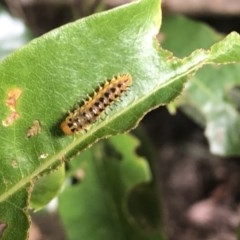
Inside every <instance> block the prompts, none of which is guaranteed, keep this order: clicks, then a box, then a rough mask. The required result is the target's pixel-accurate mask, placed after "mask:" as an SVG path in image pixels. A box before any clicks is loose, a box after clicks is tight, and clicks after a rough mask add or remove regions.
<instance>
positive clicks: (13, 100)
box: [2, 88, 22, 127]
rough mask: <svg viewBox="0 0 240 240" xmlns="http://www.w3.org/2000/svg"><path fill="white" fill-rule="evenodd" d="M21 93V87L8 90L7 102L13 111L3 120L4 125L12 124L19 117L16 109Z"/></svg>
mask: <svg viewBox="0 0 240 240" xmlns="http://www.w3.org/2000/svg"><path fill="white" fill-rule="evenodd" d="M21 94H22V90H21V89H19V88H15V89H12V90H10V91H9V92H8V97H7V100H6V102H5V103H6V105H7V106H8V107H9V108H10V111H11V112H10V114H9V115H8V116H7V118H6V119H4V120H3V121H2V124H3V126H4V127H8V126H10V125H12V124H13V123H14V122H15V121H16V120H17V119H18V118H19V116H20V115H19V113H18V112H17V111H16V105H17V100H18V99H19V97H20V96H21Z"/></svg>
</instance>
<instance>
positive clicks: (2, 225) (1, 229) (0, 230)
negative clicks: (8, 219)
mask: <svg viewBox="0 0 240 240" xmlns="http://www.w3.org/2000/svg"><path fill="white" fill-rule="evenodd" d="M6 228H7V224H6V223H2V222H0V238H1V237H2V235H3V232H4V230H5V229H6Z"/></svg>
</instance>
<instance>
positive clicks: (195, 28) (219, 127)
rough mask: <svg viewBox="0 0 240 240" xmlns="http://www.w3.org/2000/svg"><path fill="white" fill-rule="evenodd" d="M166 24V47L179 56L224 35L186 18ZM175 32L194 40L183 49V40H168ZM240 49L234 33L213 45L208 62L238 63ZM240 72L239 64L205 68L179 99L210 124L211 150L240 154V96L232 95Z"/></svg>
mask: <svg viewBox="0 0 240 240" xmlns="http://www.w3.org/2000/svg"><path fill="white" fill-rule="evenodd" d="M164 23H165V25H164V26H163V32H164V34H165V38H166V41H165V42H164V47H166V48H169V49H170V50H172V51H174V53H176V54H177V55H182V54H188V53H189V52H191V51H192V49H196V48H199V47H204V48H207V47H210V46H211V45H212V43H213V42H216V41H217V40H219V38H222V36H220V35H219V34H217V33H216V32H214V31H213V30H211V29H210V28H209V27H207V26H205V25H204V24H202V23H197V22H193V21H190V20H187V19H184V18H182V17H181V18H179V17H173V18H169V19H166V20H165V21H164ZM173 26H175V27H176V29H179V32H174V28H173ZM180 30H181V31H180ZM174 34H176V35H177V36H179V34H181V35H180V36H179V39H182V41H183V40H184V39H190V38H191V42H190V43H189V44H187V45H186V48H183V47H182V44H183V42H182V41H181V40H179V41H180V43H179V41H175V42H174V43H173V41H167V40H168V39H170V38H171V39H172V38H174ZM206 36H208V37H206ZM239 50H240V46H239V35H238V34H237V33H232V34H230V35H229V36H227V37H226V38H225V39H224V40H223V41H221V42H219V43H216V44H215V45H213V46H212V47H211V49H210V56H209V59H208V62H210V63H211V62H214V63H229V62H237V61H239V53H240V52H239ZM183 51H184V53H183ZM239 75H240V70H239V65H227V66H221V67H220V66H207V67H204V68H203V69H201V71H199V72H198V73H197V74H196V75H195V76H194V77H193V79H192V81H189V83H188V85H187V88H186V90H185V91H184V94H183V97H182V98H181V99H180V101H179V103H180V106H182V107H183V109H184V111H185V112H186V113H187V114H188V115H189V116H191V117H192V118H193V119H194V120H195V121H197V122H198V123H199V124H200V125H202V126H205V127H206V130H205V134H206V137H207V138H208V141H209V144H210V150H211V152H212V153H215V154H218V155H225V156H226V155H231V156H232V155H239V154H240V149H239V145H240V132H239V129H240V128H239V126H240V116H239V110H238V105H237V104H236V101H237V99H236V100H234V99H232V98H231V96H232V95H233V92H232V91H233V90H234V88H235V87H237V86H239V84H240V80H239Z"/></svg>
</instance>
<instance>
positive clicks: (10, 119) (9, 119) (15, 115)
mask: <svg viewBox="0 0 240 240" xmlns="http://www.w3.org/2000/svg"><path fill="white" fill-rule="evenodd" d="M18 118H19V114H18V113H17V112H11V113H10V114H9V115H8V117H7V118H6V119H4V120H3V121H2V124H3V126H4V127H8V126H10V125H12V124H13V123H14V122H15V121H16V120H17V119H18Z"/></svg>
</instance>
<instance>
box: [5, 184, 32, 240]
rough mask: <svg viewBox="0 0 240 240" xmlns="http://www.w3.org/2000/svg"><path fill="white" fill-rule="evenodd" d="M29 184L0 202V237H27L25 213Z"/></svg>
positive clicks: (27, 222) (6, 238)
mask: <svg viewBox="0 0 240 240" xmlns="http://www.w3.org/2000/svg"><path fill="white" fill-rule="evenodd" d="M29 188H30V186H29V185H28V186H26V188H25V189H21V190H19V191H17V192H16V193H15V194H13V195H12V196H10V197H9V198H8V201H5V202H4V203H1V204H0V218H1V220H0V239H1V240H10V239H27V236H28V228H29V224H30V221H29V217H28V214H27V205H28V202H27V201H28V194H29Z"/></svg>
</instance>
